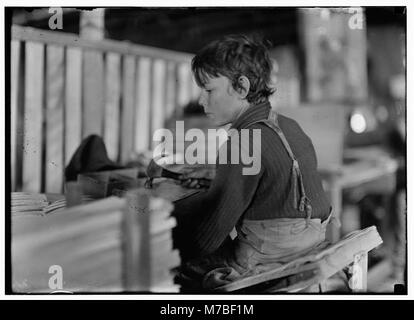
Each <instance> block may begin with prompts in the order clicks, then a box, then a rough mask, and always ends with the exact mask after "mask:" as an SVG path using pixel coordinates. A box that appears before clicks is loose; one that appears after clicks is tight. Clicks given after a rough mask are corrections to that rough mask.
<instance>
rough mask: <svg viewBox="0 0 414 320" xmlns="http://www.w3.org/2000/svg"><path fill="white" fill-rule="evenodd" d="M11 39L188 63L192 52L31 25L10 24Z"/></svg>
mask: <svg viewBox="0 0 414 320" xmlns="http://www.w3.org/2000/svg"><path fill="white" fill-rule="evenodd" d="M12 39H15V40H22V41H34V42H42V43H48V44H57V45H64V46H68V47H80V48H82V49H89V50H96V51H102V52H117V53H119V54H127V55H135V56H141V57H150V58H154V59H164V60H169V61H176V62H186V63H189V62H190V61H191V59H192V57H193V55H192V54H188V53H182V52H176V51H172V50H166V49H160V48H153V47H149V46H143V45H138V44H135V43H130V42H128V41H123V42H120V41H116V40H109V39H104V40H100V41H95V40H87V39H82V38H79V37H78V36H76V35H73V34H68V33H63V32H54V31H47V30H38V29H35V28H31V27H21V26H17V25H14V26H12Z"/></svg>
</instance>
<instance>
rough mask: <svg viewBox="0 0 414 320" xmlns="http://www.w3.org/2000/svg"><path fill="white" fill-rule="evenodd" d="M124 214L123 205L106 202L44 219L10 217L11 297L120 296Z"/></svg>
mask: <svg viewBox="0 0 414 320" xmlns="http://www.w3.org/2000/svg"><path fill="white" fill-rule="evenodd" d="M125 208H126V200H125V199H119V198H116V197H111V198H107V199H104V200H100V201H94V202H91V203H88V204H84V205H80V206H75V207H71V208H70V209H67V210H63V211H60V212H56V213H55V214H52V215H47V216H45V217H38V216H26V217H12V288H13V291H14V292H24V293H27V292H51V291H61V290H64V291H74V292H111V291H122V290H123V288H124V278H123V271H124V256H123V245H124V242H123V241H124V239H123V235H122V230H123V229H122V228H123V221H124V214H125ZM56 266H57V267H56ZM56 268H58V269H59V270H61V272H57V271H56ZM58 273H60V274H58ZM58 277H61V280H62V281H61V283H62V286H59V281H58Z"/></svg>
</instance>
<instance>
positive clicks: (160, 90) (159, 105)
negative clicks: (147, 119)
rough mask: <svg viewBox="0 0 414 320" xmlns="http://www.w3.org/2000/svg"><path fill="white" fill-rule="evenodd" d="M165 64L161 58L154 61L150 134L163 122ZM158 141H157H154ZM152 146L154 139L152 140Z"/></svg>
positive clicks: (160, 126) (162, 124)
mask: <svg viewBox="0 0 414 320" xmlns="http://www.w3.org/2000/svg"><path fill="white" fill-rule="evenodd" d="M165 76H166V64H165V62H164V61H162V60H156V61H154V65H153V78H152V87H153V90H152V108H151V111H152V114H151V136H153V134H154V132H155V131H156V130H157V129H161V128H163V127H164V122H165V83H166V78H165ZM155 143H158V142H155ZM152 146H153V147H154V141H153V142H152Z"/></svg>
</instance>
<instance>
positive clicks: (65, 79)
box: [10, 25, 198, 192]
mask: <svg viewBox="0 0 414 320" xmlns="http://www.w3.org/2000/svg"><path fill="white" fill-rule="evenodd" d="M191 58H192V56H191V55H190V54H186V53H181V52H175V51H169V50H164V49H158V48H152V47H147V46H142V45H137V44H132V43H129V42H126V41H114V40H107V39H105V40H101V41H91V40H87V39H83V38H81V37H79V36H77V35H74V34H66V33H62V32H55V31H45V30H39V29H34V28H28V27H21V26H16V25H15V26H13V27H12V41H11V79H10V80H11V86H10V87H11V147H12V150H11V164H12V168H11V169H12V190H13V191H32V192H61V191H62V186H63V180H64V174H63V172H64V168H65V166H66V165H67V164H68V162H69V160H70V158H71V156H72V155H73V152H74V151H75V150H76V148H77V147H78V146H79V144H80V142H81V140H82V138H84V137H86V136H87V135H89V134H93V133H95V134H98V135H101V136H102V137H103V139H104V141H105V145H106V147H107V150H108V154H109V157H110V158H111V159H112V160H114V161H119V162H121V163H122V162H125V161H127V160H128V159H129V157H130V155H131V153H132V152H134V151H137V152H139V151H143V150H148V149H151V147H152V143H151V141H152V133H153V132H154V130H156V129H158V128H161V127H163V126H164V121H165V120H166V119H168V118H170V117H173V116H174V115H177V113H179V112H180V108H181V107H183V106H184V105H185V104H186V103H188V102H189V101H190V100H191V99H194V98H197V96H198V89H197V86H196V85H195V83H194V81H193V79H192V76H191V70H190V61H191Z"/></svg>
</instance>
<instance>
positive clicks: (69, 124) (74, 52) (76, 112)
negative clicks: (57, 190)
mask: <svg viewBox="0 0 414 320" xmlns="http://www.w3.org/2000/svg"><path fill="white" fill-rule="evenodd" d="M81 137H82V51H81V49H79V48H67V49H66V79H65V165H67V164H69V161H70V160H71V158H72V156H73V153H74V152H75V150H76V148H77V147H78V146H79V145H80V143H81Z"/></svg>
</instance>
